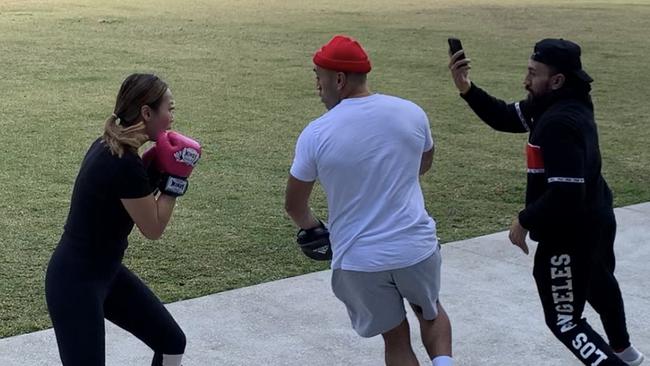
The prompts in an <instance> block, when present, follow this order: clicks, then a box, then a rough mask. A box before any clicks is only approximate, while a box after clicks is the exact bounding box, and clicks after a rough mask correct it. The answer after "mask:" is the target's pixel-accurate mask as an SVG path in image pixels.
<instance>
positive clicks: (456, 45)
mask: <svg viewBox="0 0 650 366" xmlns="http://www.w3.org/2000/svg"><path fill="white" fill-rule="evenodd" d="M447 43H449V56H450V57H451V56H453V55H455V54H456V52H458V51H460V50H462V49H463V45H462V43H460V39H458V38H453V37H450V38H448V39H447ZM464 58H465V52H464V51H463V53H462V54H461V55H460V56H458V58H457V59H456V61H458V60H462V59H464Z"/></svg>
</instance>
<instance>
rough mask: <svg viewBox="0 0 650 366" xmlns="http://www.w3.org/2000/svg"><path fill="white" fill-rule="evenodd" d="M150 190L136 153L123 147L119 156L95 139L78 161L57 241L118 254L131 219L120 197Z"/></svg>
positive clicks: (137, 195) (120, 253) (142, 195)
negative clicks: (61, 233)
mask: <svg viewBox="0 0 650 366" xmlns="http://www.w3.org/2000/svg"><path fill="white" fill-rule="evenodd" d="M152 192H153V188H152V187H151V185H150V184H149V179H148V177H147V173H146V170H145V168H144V166H143V165H142V159H141V158H140V156H138V154H137V153H136V152H134V151H126V150H125V152H124V154H123V155H122V157H121V158H119V157H118V156H117V155H113V154H111V152H110V150H109V148H108V147H107V146H106V145H105V144H104V143H103V142H102V140H101V139H97V140H96V141H95V142H94V143H93V144H92V145H91V146H90V149H88V152H87V153H86V156H85V157H84V160H83V162H82V163H81V169H80V170H79V175H77V180H76V181H75V185H74V190H73V192H72V199H71V202H70V212H69V214H68V219H67V221H66V224H65V228H64V233H63V237H62V239H61V242H70V243H71V244H73V245H74V246H76V247H82V248H83V249H87V250H90V251H93V252H99V253H105V254H112V255H116V256H119V257H121V256H122V255H123V254H124V250H126V247H127V246H128V240H127V238H128V236H129V233H130V232H131V230H132V229H133V220H132V219H131V217H130V216H129V214H128V212H126V209H125V208H124V206H123V205H122V202H121V201H120V199H121V198H141V197H145V196H148V195H149V194H151V193H152Z"/></svg>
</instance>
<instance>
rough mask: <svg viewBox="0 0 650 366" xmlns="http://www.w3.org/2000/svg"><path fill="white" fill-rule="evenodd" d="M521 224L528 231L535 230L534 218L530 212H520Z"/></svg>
mask: <svg viewBox="0 0 650 366" xmlns="http://www.w3.org/2000/svg"><path fill="white" fill-rule="evenodd" d="M519 224H520V225H521V227H523V228H524V229H526V230H528V231H530V230H531V229H532V228H533V223H532V217H531V213H530V211H529V210H526V209H524V210H521V212H519Z"/></svg>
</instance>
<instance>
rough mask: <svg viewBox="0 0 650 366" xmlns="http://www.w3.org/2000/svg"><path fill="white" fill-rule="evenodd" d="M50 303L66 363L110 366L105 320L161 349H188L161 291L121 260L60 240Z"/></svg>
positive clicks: (48, 286)
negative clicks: (150, 287)
mask: <svg viewBox="0 0 650 366" xmlns="http://www.w3.org/2000/svg"><path fill="white" fill-rule="evenodd" d="M45 293H46V300H47V307H48V310H49V313H50V317H51V319H52V324H53V326H54V332H55V334H56V340H57V344H58V346H59V354H60V356H61V361H62V362H63V365H64V366H82V365H83V366H104V364H105V345H104V336H105V333H104V318H106V319H108V320H110V321H111V322H113V323H114V324H116V325H117V326H119V327H121V328H123V329H125V330H127V331H128V332H130V333H132V334H133V335H134V336H136V337H137V338H138V339H140V340H141V341H142V342H144V343H145V344H146V345H147V346H149V347H150V348H151V349H152V350H153V351H154V353H155V355H154V358H153V361H152V366H160V365H162V355H163V354H168V355H178V354H183V353H184V351H185V334H184V333H183V331H182V330H181V329H180V327H179V326H178V324H177V323H176V321H174V319H173V318H172V316H171V314H169V312H168V311H167V309H165V307H164V306H163V304H162V303H161V302H160V300H159V299H158V298H157V297H156V295H154V294H153V292H151V290H149V288H148V287H147V286H146V285H145V284H144V283H142V281H141V280H140V279H139V278H138V277H136V276H135V275H134V274H133V273H132V272H131V271H129V270H128V269H127V268H126V267H125V266H124V265H122V264H121V262H120V260H119V259H116V260H107V259H105V258H102V256H98V255H96V254H89V253H86V252H85V251H83V250H80V249H79V248H78V247H75V246H74V245H70V244H66V243H64V242H62V243H60V244H59V246H58V247H57V249H56V250H55V252H54V254H53V255H52V258H51V260H50V264H49V266H48V269H47V275H46V280H45Z"/></svg>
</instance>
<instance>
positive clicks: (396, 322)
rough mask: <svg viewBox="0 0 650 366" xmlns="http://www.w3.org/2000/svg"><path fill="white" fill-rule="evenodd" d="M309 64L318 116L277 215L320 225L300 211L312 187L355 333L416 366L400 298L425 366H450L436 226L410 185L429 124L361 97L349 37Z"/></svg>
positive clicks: (397, 104)
mask: <svg viewBox="0 0 650 366" xmlns="http://www.w3.org/2000/svg"><path fill="white" fill-rule="evenodd" d="M313 61H314V64H315V68H314V72H315V73H316V85H317V88H318V92H319V95H320V97H321V100H322V102H323V103H324V104H325V106H326V107H327V109H328V112H326V113H325V114H323V115H322V116H321V117H320V118H318V119H316V120H314V121H312V122H311V123H310V124H309V125H308V126H307V127H306V128H305V129H304V130H303V131H302V133H301V134H300V137H299V138H298V141H297V144H296V153H295V158H294V161H293V164H292V166H291V171H290V176H289V181H288V183H287V190H286V203H285V206H286V210H287V213H288V214H289V216H291V218H292V219H293V221H294V222H295V223H296V224H297V225H298V226H299V227H300V228H301V229H304V230H310V229H313V228H317V227H319V226H321V223H320V221H319V220H317V219H316V218H315V217H314V216H313V214H312V212H311V210H310V209H309V205H308V203H309V196H310V195H311V191H312V188H313V186H314V182H315V181H316V180H318V181H319V182H320V183H321V185H322V186H323V189H324V190H325V193H326V196H327V204H328V209H329V231H330V240H331V249H332V270H333V272H332V289H333V291H334V294H335V295H336V297H337V298H339V299H340V300H341V301H342V302H343V303H344V304H345V306H346V308H347V310H348V314H349V316H350V320H351V322H352V326H353V328H354V329H355V331H356V332H357V333H358V334H359V335H361V336H362V337H373V336H376V335H379V334H381V335H382V336H383V339H384V343H385V358H386V364H387V365H400V366H409V365H418V361H417V358H416V356H415V354H414V352H413V349H412V348H411V341H410V332H409V324H408V322H407V320H406V312H405V308H404V300H403V299H406V300H407V301H408V302H409V303H410V304H411V307H412V308H413V310H414V311H415V314H416V315H417V317H418V320H419V322H420V331H421V335H422V341H423V343H424V345H425V347H426V350H427V352H428V354H429V356H430V357H431V359H432V364H433V365H434V366H449V365H452V362H453V360H452V358H451V325H450V322H449V318H448V317H447V314H446V313H445V311H444V309H443V308H442V306H441V304H440V302H439V300H438V292H439V289H440V263H441V258H440V249H439V248H440V247H439V245H438V241H437V239H436V223H435V221H434V220H433V219H432V218H431V217H430V216H429V215H428V213H427V212H426V209H425V207H424V198H423V195H422V190H421V188H420V182H419V175H422V174H424V173H426V172H427V171H428V170H429V169H430V168H431V163H432V160H433V151H434V146H433V139H432V137H431V130H430V128H429V120H428V118H427V116H426V114H425V112H424V111H423V110H422V109H421V108H420V107H419V106H417V105H416V104H414V103H412V102H410V101H407V100H404V99H400V98H397V97H392V96H387V95H382V94H371V93H370V92H369V90H368V87H367V84H366V74H367V73H368V72H369V71H370V69H371V65H370V61H369V59H368V55H367V54H366V52H365V51H364V50H363V48H362V47H361V45H360V44H359V43H358V42H357V41H355V40H354V39H351V38H349V37H345V36H335V37H334V38H332V40H331V41H329V42H328V43H327V44H326V45H324V46H323V47H322V48H321V49H320V50H318V51H317V52H316V53H315V55H314V58H313Z"/></svg>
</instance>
